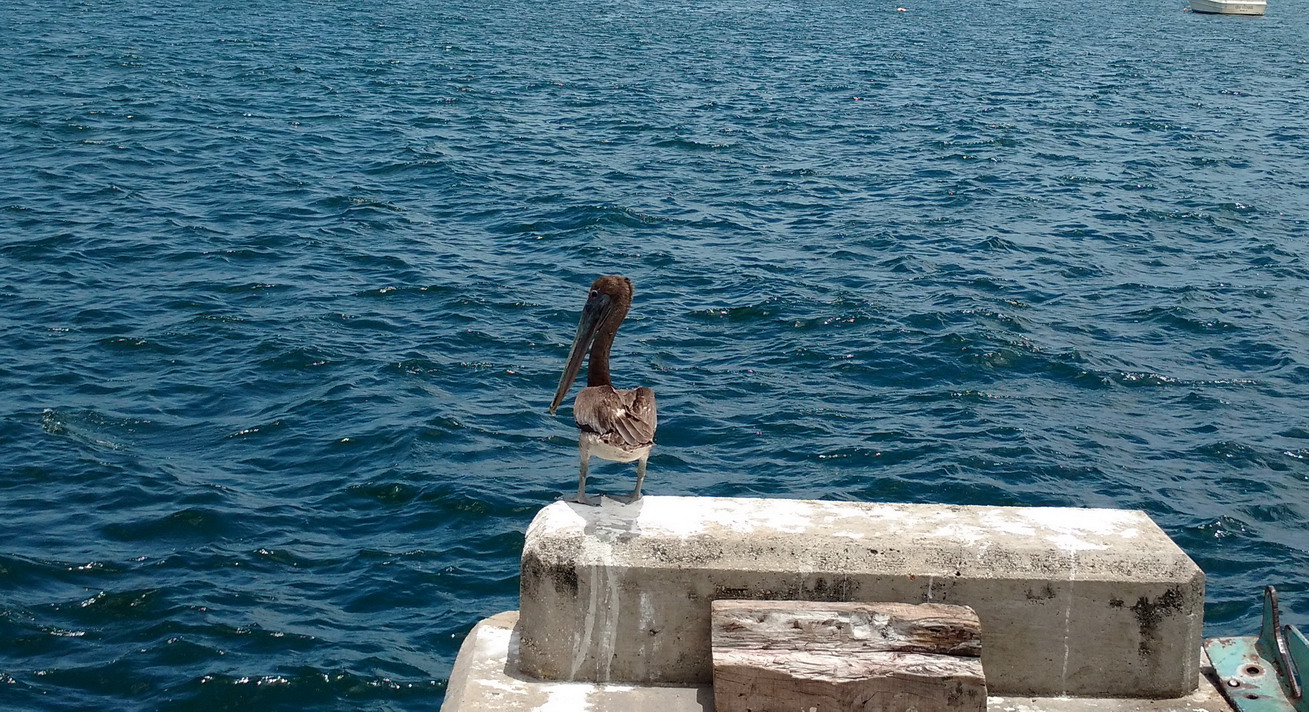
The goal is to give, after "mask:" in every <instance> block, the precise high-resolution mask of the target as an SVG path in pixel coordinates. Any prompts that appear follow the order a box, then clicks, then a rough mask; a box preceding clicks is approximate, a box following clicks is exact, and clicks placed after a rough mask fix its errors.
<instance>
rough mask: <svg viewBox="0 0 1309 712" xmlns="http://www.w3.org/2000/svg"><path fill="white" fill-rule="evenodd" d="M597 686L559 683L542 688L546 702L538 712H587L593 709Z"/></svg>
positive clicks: (540, 706) (539, 707)
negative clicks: (592, 697)
mask: <svg viewBox="0 0 1309 712" xmlns="http://www.w3.org/2000/svg"><path fill="white" fill-rule="evenodd" d="M595 690H596V686H595V685H588V684H585V683H557V684H554V685H544V686H542V691H543V692H544V693H545V694H546V699H545V702H544V703H542V704H541V705H538V706H537V707H536V712H587V711H588V710H590V709H591V693H592V692H594V691H595Z"/></svg>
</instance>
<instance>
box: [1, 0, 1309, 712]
mask: <svg viewBox="0 0 1309 712" xmlns="http://www.w3.org/2000/svg"><path fill="white" fill-rule="evenodd" d="M1270 5H1271V6H1270V9H1269V14H1268V15H1267V16H1265V17H1262V18H1243V17H1215V16H1204V15H1197V14H1192V13H1189V12H1185V11H1184V7H1185V2H1184V0H1149V1H1148V2H1137V3H1126V4H1115V5H1112V6H1105V5H1095V4H1091V5H1088V4H1087V3H1085V2H1073V1H1072V0H1044V1H1043V2H1031V1H1028V0H1016V1H1015V2H1010V3H992V4H983V5H981V6H979V5H978V4H976V3H950V2H944V1H943V0H894V1H888V2H882V1H881V0H876V1H868V2H854V1H853V0H811V1H808V2H795V1H787V0H773V1H771V2H759V1H758V0H646V1H645V2H635V1H627V0H613V1H605V0H599V1H595V0H592V1H591V2H578V1H577V0H560V2H554V3H546V4H542V3H535V2H523V1H521V0H496V1H494V2H481V1H479V2H473V1H471V0H452V1H446V0H428V1H425V2H419V1H417V0H382V2H377V3H349V2H340V1H339V0H319V1H316V2H315V1H306V2H300V3H284V2H269V1H268V0H248V1H247V2H240V3H236V2H220V1H218V0H211V1H204V0H158V1H153V2H148V1H146V0H127V1H126V2H121V3H104V2H96V1H92V0H85V1H81V2H71V1H68V0H54V1H53V2H39V3H38V2H35V1H34V0H6V2H4V3H2V4H0V155H2V156H3V161H0V306H3V310H2V313H0V708H3V709H5V710H15V711H28V710H82V709H112V710H238V709H240V710H247V709H259V710H277V709H285V710H340V709H350V710H433V709H435V708H436V707H437V706H438V705H439V703H440V701H441V698H442V695H443V691H444V688H445V684H446V678H447V676H448V674H449V671H450V668H451V665H452V664H453V661H454V656H455V652H456V650H457V647H458V644H459V643H460V641H461V640H462V638H463V636H464V634H465V633H466V632H467V631H468V630H469V628H470V627H471V626H472V625H473V624H474V623H475V622H476V621H477V620H478V619H480V618H481V617H484V616H486V615H489V614H492V613H495V612H498V611H501V610H508V609H513V608H516V607H517V600H516V599H517V563H518V561H517V557H518V553H519V549H520V546H521V544H522V539H523V535H522V532H523V530H524V528H525V527H526V525H527V522H528V521H529V520H530V519H531V517H532V515H533V514H534V512H535V511H536V510H537V509H538V508H539V507H541V506H542V505H544V504H545V503H548V502H550V501H552V500H553V499H554V498H556V497H557V496H559V495H560V494H563V493H567V492H569V491H570V490H571V489H572V488H573V487H574V486H575V484H576V479H575V478H576V461H575V457H576V454H575V453H576V451H575V442H576V441H575V431H574V430H573V428H572V424H571V421H570V419H569V417H568V409H567V407H566V408H565V409H563V410H562V411H561V414H560V416H558V417H551V416H549V415H548V414H547V413H546V406H547V405H548V403H549V399H550V396H551V395H552V392H553V388H554V385H555V382H556V380H557V378H558V372H559V369H560V368H561V366H562V363H563V359H564V356H565V354H566V351H567V347H568V343H569V340H570V339H571V337H572V334H573V330H574V329H575V326H576V319H577V315H578V312H579V310H580V308H581V304H582V301H583V299H584V297H585V288H586V286H587V285H588V284H589V283H590V281H591V280H592V279H593V278H594V277H595V276H598V275H600V274H604V273H614V272H617V273H622V274H625V275H627V276H629V277H631V278H632V280H633V281H634V282H635V284H636V301H635V306H634V308H633V312H632V315H631V317H630V319H629V320H628V322H627V324H626V325H625V326H624V328H623V330H622V331H620V332H619V337H618V344H617V346H616V349H615V355H614V373H615V379H616V381H617V382H618V384H619V385H620V386H629V385H637V384H645V385H650V386H652V387H653V388H654V389H655V390H656V391H657V392H658V394H659V402H660V431H659V434H658V442H659V445H658V447H657V448H656V451H655V454H654V456H653V457H652V459H651V462H650V475H649V477H648V479H647V487H646V491H647V493H653V494H706V495H741V496H762V497H804V498H830V499H851V500H889V501H911V502H950V503H980V504H999V505H1018V504H1029V505H1071V506H1096V507H1120V508H1141V509H1144V510H1146V511H1147V512H1149V513H1150V514H1151V515H1152V516H1153V517H1155V519H1156V520H1157V521H1158V522H1159V523H1160V524H1161V525H1162V526H1163V527H1164V529H1165V530H1166V531H1167V532H1168V533H1169V534H1171V535H1172V536H1173V537H1174V538H1176V540H1177V541H1178V542H1179V544H1180V545H1181V546H1182V547H1183V548H1184V549H1185V550H1186V551H1187V552H1188V553H1189V554H1190V555H1191V556H1192V557H1194V558H1195V559H1196V561H1197V562H1198V563H1199V564H1200V565H1201V566H1202V567H1203V568H1204V569H1205V570H1206V572H1207V573H1208V574H1209V584H1208V601H1209V603H1208V606H1207V610H1206V615H1207V631H1208V633H1209V634H1210V635H1215V634H1226V633H1247V632H1253V631H1254V630H1255V629H1256V628H1257V625H1258V623H1257V620H1258V611H1257V605H1258V601H1259V598H1258V596H1259V589H1260V587H1262V586H1263V585H1265V584H1269V583H1272V584H1276V585H1278V586H1279V587H1280V589H1281V591H1282V593H1283V603H1284V607H1285V608H1286V609H1287V610H1286V614H1287V619H1288V621H1290V622H1298V623H1302V624H1303V623H1309V532H1307V531H1306V527H1305V521H1306V519H1307V518H1309V463H1306V458H1309V416H1307V415H1306V412H1307V409H1306V399H1307V398H1309V316H1306V303H1307V301H1306V300H1307V299H1309V261H1307V260H1309V248H1307V247H1306V240H1305V237H1306V228H1307V227H1309V89H1307V87H1309V44H1306V43H1305V41H1304V38H1305V37H1306V34H1307V32H1306V30H1307V29H1309V9H1306V5H1305V4H1304V3H1297V2H1289V1H1282V0H1273V2H1271V3H1270ZM898 6H899V7H903V8H904V9H905V11H904V12H897V7H898ZM593 475H594V479H593V480H592V491H607V492H622V491H625V490H627V489H628V488H630V486H631V482H632V468H631V466H630V465H628V466H617V465H604V466H600V465H598V466H596V467H595V468H593Z"/></svg>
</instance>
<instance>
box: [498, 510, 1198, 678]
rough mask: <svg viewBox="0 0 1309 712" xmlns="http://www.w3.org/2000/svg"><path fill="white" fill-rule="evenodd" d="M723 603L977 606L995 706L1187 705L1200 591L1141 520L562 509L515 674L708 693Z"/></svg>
mask: <svg viewBox="0 0 1309 712" xmlns="http://www.w3.org/2000/svg"><path fill="white" fill-rule="evenodd" d="M720 598H755V599H780V600H791V599H805V600H816V601H900V602H905V603H920V602H924V601H934V602H938V603H954V604H960V605H968V606H972V607H973V608H974V609H975V610H976V611H977V614H978V616H979V617H980V618H981V621H982V639H983V645H982V648H983V654H982V660H983V664H984V665H985V668H986V673H987V685H988V688H989V689H990V691H991V693H992V694H996V695H1082V696H1097V697H1100V696H1108V697H1154V698H1171V697H1178V696H1181V695H1185V694H1187V693H1188V692H1190V691H1191V690H1193V689H1194V688H1195V683H1196V680H1197V679H1198V671H1199V650H1200V634H1201V626H1202V622H1203V621H1202V617H1203V603H1204V574H1203V573H1202V572H1201V571H1200V569H1199V568H1198V567H1197V566H1196V565H1195V564H1194V563H1193V562H1192V561H1191V560H1190V559H1189V558H1187V556H1186V555H1185V554H1184V553H1182V551H1181V550H1180V549H1178V547H1177V546H1176V545H1175V544H1174V543H1173V542H1172V540H1171V539H1169V538H1168V537H1167V536H1166V535H1165V534H1164V533H1163V532H1162V531H1161V530H1160V529H1159V527H1158V526H1156V525H1155V524H1154V522H1152V521H1151V520H1150V519H1149V517H1147V516H1146V515H1145V514H1144V513H1142V512H1136V511H1118V510H1097V509H1063V508H1057V509H1056V508H1023V507H959V506H940V505H907V504H872V503H854V502H816V501H799V500H766V499H731V498H713V497H646V498H644V499H642V500H640V501H638V502H637V503H635V504H632V505H620V504H617V503H615V502H612V501H606V502H605V504H604V505H603V506H601V507H586V506H582V505H578V504H572V503H566V502H556V503H554V504H552V505H550V506H548V507H546V508H544V509H543V510H541V512H540V513H538V514H537V516H536V518H535V519H534V520H533V522H532V524H531V526H530V527H529V528H528V531H527V539H526V542H525V544H524V547H523V559H522V578H521V607H522V620H523V627H522V631H521V637H522V666H523V668H522V669H523V672H524V673H525V674H527V675H529V676H532V677H536V678H542V679H550V680H574V681H591V682H628V683H661V684H683V685H691V684H703V683H707V682H708V681H709V680H710V676H711V663H710V640H709V606H710V602H711V601H713V600H716V599H720Z"/></svg>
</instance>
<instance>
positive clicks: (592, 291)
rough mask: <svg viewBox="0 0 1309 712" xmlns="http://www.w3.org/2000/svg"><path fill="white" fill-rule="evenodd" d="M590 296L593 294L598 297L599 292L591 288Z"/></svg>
mask: <svg viewBox="0 0 1309 712" xmlns="http://www.w3.org/2000/svg"><path fill="white" fill-rule="evenodd" d="M591 296H593V297H598V296H600V292H598V291H596V290H594V289H592V290H591Z"/></svg>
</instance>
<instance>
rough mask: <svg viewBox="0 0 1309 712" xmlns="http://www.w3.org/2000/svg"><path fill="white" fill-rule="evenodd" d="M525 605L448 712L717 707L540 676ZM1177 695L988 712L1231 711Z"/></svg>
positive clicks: (671, 690) (1020, 704)
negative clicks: (527, 644)
mask: <svg viewBox="0 0 1309 712" xmlns="http://www.w3.org/2000/svg"><path fill="white" fill-rule="evenodd" d="M517 623H518V613H517V611H509V612H508V613H501V614H499V615H496V616H492V617H491V618H488V619H486V620H484V621H482V622H481V623H479V624H477V627H476V628H473V631H472V632H471V633H469V634H468V638H467V639H465V640H464V645H463V647H462V648H460V650H459V659H458V661H457V662H456V663H455V668H454V671H453V672H452V674H451V675H450V684H449V686H448V687H447V688H446V693H445V703H444V704H443V705H442V706H441V712H713V710H714V696H713V688H712V687H710V686H708V685H695V686H682V687H652V686H631V685H613V684H599V683H587V682H547V681H542V680H533V679H530V678H527V677H524V676H523V675H521V674H519V673H517V672H516V670H517V669H518V634H517V632H516V630H515V628H516V626H517ZM1198 682H1199V689H1197V690H1196V691H1195V692H1192V693H1191V694H1189V695H1186V696H1185V697H1180V698H1177V699H1170V700H1141V699H1094V698H1076V697H1062V698H1036V697H997V696H992V697H990V698H988V699H987V707H986V708H987V710H988V712H1229V711H1230V708H1229V707H1228V706H1227V703H1226V702H1225V701H1224V700H1223V698H1222V693H1220V692H1219V691H1218V690H1217V689H1216V688H1215V687H1214V685H1213V683H1211V682H1210V680H1209V679H1208V678H1203V677H1202V678H1199V680H1198Z"/></svg>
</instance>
